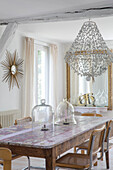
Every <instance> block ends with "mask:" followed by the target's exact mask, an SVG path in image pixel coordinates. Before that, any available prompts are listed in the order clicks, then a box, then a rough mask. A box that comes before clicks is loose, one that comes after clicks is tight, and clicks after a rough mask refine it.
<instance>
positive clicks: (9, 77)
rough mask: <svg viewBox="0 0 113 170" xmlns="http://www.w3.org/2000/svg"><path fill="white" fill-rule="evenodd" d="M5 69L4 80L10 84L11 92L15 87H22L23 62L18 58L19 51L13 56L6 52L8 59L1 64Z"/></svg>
mask: <svg viewBox="0 0 113 170" xmlns="http://www.w3.org/2000/svg"><path fill="white" fill-rule="evenodd" d="M1 64H2V67H3V69H4V75H3V80H2V81H4V82H8V85H9V90H11V88H13V87H14V86H17V87H18V88H19V87H20V80H21V78H22V77H23V60H22V59H21V58H18V54H17V51H16V50H15V52H14V53H13V54H11V53H10V52H9V51H6V59H5V61H3V62H1Z"/></svg>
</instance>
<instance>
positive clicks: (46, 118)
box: [32, 99, 53, 124]
mask: <svg viewBox="0 0 113 170" xmlns="http://www.w3.org/2000/svg"><path fill="white" fill-rule="evenodd" d="M32 122H37V123H39V124H40V123H41V124H42V123H44V124H46V123H52V122H53V112H52V106H50V105H47V104H45V99H42V100H41V104H40V105H36V106H34V107H33V109H32Z"/></svg>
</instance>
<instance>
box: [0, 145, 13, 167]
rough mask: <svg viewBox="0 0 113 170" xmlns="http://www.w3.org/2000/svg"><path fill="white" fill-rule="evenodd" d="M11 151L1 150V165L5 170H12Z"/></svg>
mask: <svg viewBox="0 0 113 170" xmlns="http://www.w3.org/2000/svg"><path fill="white" fill-rule="evenodd" d="M11 160H12V154H11V151H10V150H9V149H7V148H2V147H1V148H0V164H2V165H3V170H11Z"/></svg>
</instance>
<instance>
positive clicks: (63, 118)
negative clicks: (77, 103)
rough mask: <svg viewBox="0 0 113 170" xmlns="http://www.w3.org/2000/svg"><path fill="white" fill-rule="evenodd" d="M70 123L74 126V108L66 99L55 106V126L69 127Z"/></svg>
mask: <svg viewBox="0 0 113 170" xmlns="http://www.w3.org/2000/svg"><path fill="white" fill-rule="evenodd" d="M70 123H74V124H76V120H75V116H74V106H73V105H72V104H71V103H70V102H68V101H67V100H66V99H63V101H62V102H60V103H59V105H58V106H57V111H56V118H55V124H64V125H69V124H70Z"/></svg>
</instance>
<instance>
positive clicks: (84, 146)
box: [78, 120, 113, 169]
mask: <svg viewBox="0 0 113 170" xmlns="http://www.w3.org/2000/svg"><path fill="white" fill-rule="evenodd" d="M111 123H113V121H112V120H110V121H109V122H108V125H107V128H106V135H105V141H104V153H105V158H106V168H107V169H109V149H111V148H112V147H113V143H110V142H109V140H110V131H111V127H110V126H111ZM88 143H89V141H86V142H84V143H83V144H81V145H79V146H78V150H80V149H81V150H82V149H83V150H88ZM102 160H103V159H102Z"/></svg>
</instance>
